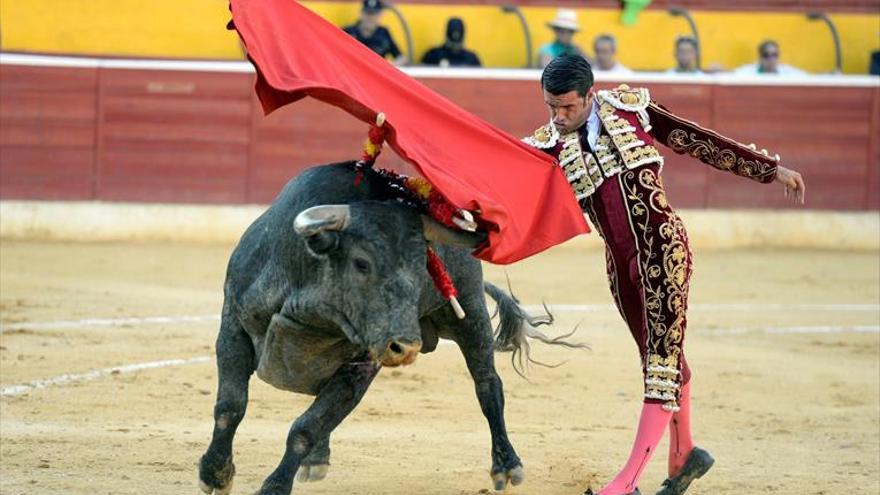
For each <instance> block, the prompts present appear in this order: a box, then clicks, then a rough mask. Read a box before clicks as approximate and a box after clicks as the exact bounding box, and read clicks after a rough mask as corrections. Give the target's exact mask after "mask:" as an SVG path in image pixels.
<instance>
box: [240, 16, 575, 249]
mask: <svg viewBox="0 0 880 495" xmlns="http://www.w3.org/2000/svg"><path fill="white" fill-rule="evenodd" d="M230 8H231V10H232V18H233V21H234V25H235V28H236V29H237V30H238V33H239V35H240V36H241V39H242V42H243V43H244V45H245V47H246V48H247V53H248V57H249V58H250V60H251V61H252V62H253V64H254V66H255V67H256V69H257V83H256V91H257V95H258V96H259V98H260V101H261V102H262V104H263V110H264V111H265V112H266V113H267V114H268V113H270V112H272V111H273V110H275V109H277V108H279V107H282V106H284V105H287V104H288V103H292V102H294V101H297V100H299V99H301V98H304V97H306V96H311V97H313V98H317V99H318V100H321V101H324V102H327V103H330V104H331V105H335V106H337V107H339V108H342V109H343V110H345V111H347V112H348V113H350V114H352V115H353V116H355V117H357V118H358V119H360V120H362V121H364V122H367V123H373V122H375V120H376V114H377V113H379V112H384V113H385V116H386V124H385V125H386V126H388V131H387V133H386V136H387V140H388V143H389V144H390V146H391V148H392V149H394V151H395V152H397V154H398V155H400V156H401V157H402V158H403V159H404V160H406V161H407V162H409V163H411V164H412V165H413V166H414V167H415V168H416V169H417V170H418V171H419V172H420V173H421V174H422V175H423V176H424V177H425V178H426V179H428V181H430V182H431V184H432V185H433V186H434V187H435V188H437V189H438V190H439V191H440V192H441V193H442V194H443V195H444V196H445V197H446V198H447V199H448V200H449V201H450V202H451V203H452V204H454V205H456V206H457V207H459V208H465V209H468V210H472V211H473V210H480V211H481V212H482V214H481V215H480V218H481V219H482V220H484V221H486V222H489V223H490V224H491V225H492V228H490V232H489V242H488V245H486V246H484V247H483V248H481V249H480V250H479V251H477V252H475V253H474V255H475V256H477V257H478V258H481V259H483V260H486V261H490V262H492V263H502V264H506V263H513V262H515V261H518V260H521V259H523V258H526V257H528V256H531V255H533V254H536V253H539V252H541V251H543V250H545V249H547V248H549V247H551V246H554V245H556V244H559V243H561V242H564V241H566V240H567V239H569V238H571V237H573V236H575V235H578V234H581V233H584V232H589V228H588V227H587V224H586V221H585V220H584V217H583V214H582V212H581V209H580V207H579V206H578V204H577V202H576V201H575V199H574V195H573V194H572V192H571V189H570V187H569V185H568V182H567V181H566V179H565V176H564V174H563V173H562V170H561V169H560V168H559V167H557V166H556V165H555V162H554V160H553V159H552V158H551V157H550V156H548V155H546V154H545V153H542V152H540V151H538V150H535V149H532V148H530V147H528V146H526V145H525V144H523V143H521V142H520V141H519V140H518V139H516V138H514V137H513V136H511V135H509V134H507V133H505V132H503V131H501V130H499V129H497V128H495V127H494V126H492V125H490V124H488V123H487V122H485V121H483V120H482V119H480V118H478V117H476V116H474V115H472V114H470V113H468V112H467V111H465V110H463V109H462V108H460V107H458V106H457V105H455V104H454V103H452V102H451V101H449V100H447V99H446V98H444V97H442V96H440V95H438V94H437V93H435V92H434V91H432V90H431V89H429V88H428V87H426V86H425V85H423V84H422V83H420V82H418V81H416V80H415V79H413V78H412V77H410V76H408V75H406V74H404V73H403V72H401V71H400V70H398V69H397V68H396V67H394V66H393V65H392V64H390V63H388V62H387V61H386V60H384V59H382V58H381V57H379V56H378V55H376V54H375V53H373V52H372V51H371V50H369V49H368V48H366V47H365V46H363V45H361V44H360V43H358V42H357V41H356V40H354V39H353V38H352V37H350V36H349V35H348V34H346V33H345V32H343V31H342V30H341V29H339V28H338V27H336V26H334V25H333V24H330V23H329V22H327V21H325V20H324V19H322V18H321V17H320V16H318V15H317V14H315V13H314V12H312V11H310V10H309V9H307V8H306V7H304V6H302V5H301V4H299V3H298V2H295V1H293V0H231V1H230ZM514 111H515V110H514Z"/></svg>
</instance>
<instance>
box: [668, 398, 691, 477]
mask: <svg viewBox="0 0 880 495" xmlns="http://www.w3.org/2000/svg"><path fill="white" fill-rule="evenodd" d="M678 406H679V408H680V409H679V410H678V412H677V413H675V414H673V415H672V421H670V422H669V467H668V469H669V477H670V478H671V477H673V476H675V475H676V474H678V472H679V471H681V468H682V466H684V463H685V461H687V458H688V455H690V453H691V451H692V450H693V449H694V439H693V438H691V382H687V383H685V384H684V385H682V387H681V397H680V398H679V400H678Z"/></svg>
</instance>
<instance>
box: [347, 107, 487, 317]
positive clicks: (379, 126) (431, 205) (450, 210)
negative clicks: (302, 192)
mask: <svg viewBox="0 0 880 495" xmlns="http://www.w3.org/2000/svg"><path fill="white" fill-rule="evenodd" d="M384 124H385V114H384V113H379V114H378V115H376V124H375V125H372V126H370V131H369V133H368V134H367V139H366V140H365V141H364V147H363V153H362V155H361V161H360V163H359V164H358V167H357V177H356V178H355V186H357V185H359V184H360V183H361V181H362V180H363V177H364V175H363V174H364V168H367V167H369V168H372V167H373V165H374V164H375V163H376V158H378V157H379V154H380V153H381V152H382V146H383V145H384V144H385V131H386V128H385V126H384ZM380 174H381V175H383V176H385V177H386V178H388V180H389V181H394V182H395V183H397V184H399V185H401V186H402V188H403V189H404V190H405V192H406V194H407V195H409V196H410V197H412V198H414V199H417V200H419V202H420V203H423V204H424V205H426V209H427V214H428V216H430V217H431V218H433V219H434V220H436V221H438V222H440V223H442V224H443V225H445V226H446V227H448V228H452V229H461V230H466V231H470V232H474V231H475V230H476V227H477V224H476V223H475V222H474V218H473V215H471V213H470V212H468V211H467V210H462V209H459V208H456V207H455V205H453V204H452V203H450V202H449V201H448V200H447V199H446V198H445V197H444V196H443V194H441V193H440V191H437V190H436V189H434V187H433V186H432V185H431V183H430V182H428V181H427V180H425V179H423V178H421V177H407V176H405V175H400V174H397V173H394V172H391V171H386V170H382V171H380ZM427 255H428V258H427V269H428V273H429V274H430V275H431V279H432V280H433V281H434V287H436V288H437V291H439V292H440V294H442V295H443V297H444V298H445V299H446V300H448V301H449V304H450V305H452V309H453V310H454V311H455V315H456V316H457V317H458V318H459V319H464V317H465V316H466V315H465V312H464V309H462V307H461V304H459V302H458V290H456V288H455V284H454V283H453V282H452V277H450V276H449V272H448V271H447V270H446V265H444V264H443V260H441V259H440V256H438V255H437V253H436V252H435V251H434V250H433V249H432V248H431V246H430V245H429V246H428V251H427Z"/></svg>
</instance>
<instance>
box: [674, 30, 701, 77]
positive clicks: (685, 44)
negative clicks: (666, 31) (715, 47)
mask: <svg viewBox="0 0 880 495" xmlns="http://www.w3.org/2000/svg"><path fill="white" fill-rule="evenodd" d="M699 50H700V47H699V45H697V40H696V39H695V38H693V37H691V36H679V37H678V38H676V39H675V64H676V66H675V68H672V69H669V70H668V71H666V73H667V74H702V73H703V71H701V70H700V65H699V63H697V55H698V54H699Z"/></svg>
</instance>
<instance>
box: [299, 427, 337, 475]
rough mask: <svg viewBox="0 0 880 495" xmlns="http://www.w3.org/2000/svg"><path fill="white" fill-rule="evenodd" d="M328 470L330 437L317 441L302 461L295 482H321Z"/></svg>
mask: <svg viewBox="0 0 880 495" xmlns="http://www.w3.org/2000/svg"><path fill="white" fill-rule="evenodd" d="M329 470H330V437H326V438H324V439H323V440H321V441H319V442H318V443H317V444H316V445H315V446H314V447H313V448H312V451H311V452H309V455H307V456H306V458H305V459H303V461H302V463H301V465H300V467H299V474H298V475H297V477H296V480H297V481H299V482H308V481H321V480H323V479H324V478H326V477H327V471H329Z"/></svg>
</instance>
